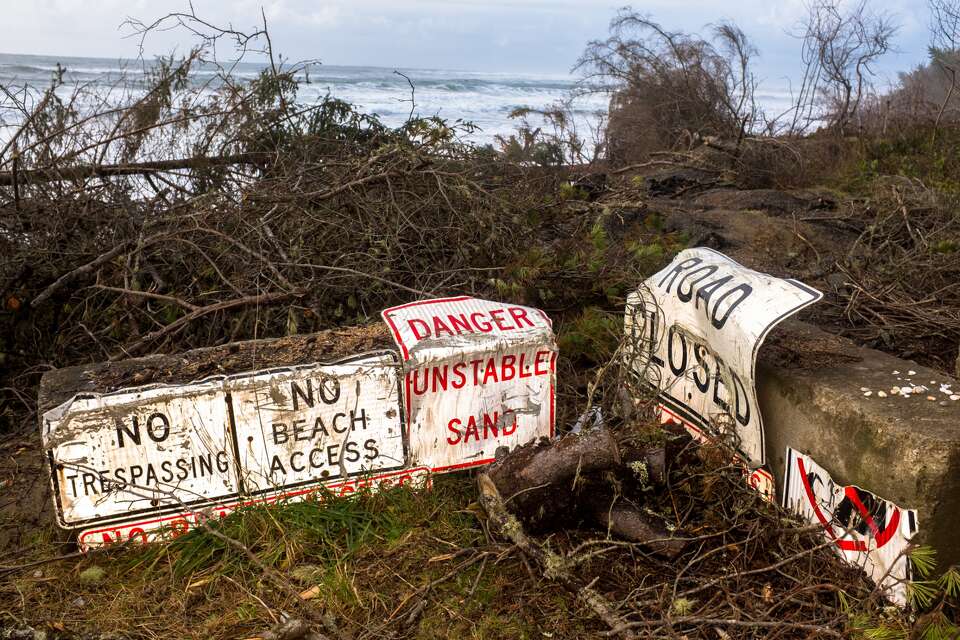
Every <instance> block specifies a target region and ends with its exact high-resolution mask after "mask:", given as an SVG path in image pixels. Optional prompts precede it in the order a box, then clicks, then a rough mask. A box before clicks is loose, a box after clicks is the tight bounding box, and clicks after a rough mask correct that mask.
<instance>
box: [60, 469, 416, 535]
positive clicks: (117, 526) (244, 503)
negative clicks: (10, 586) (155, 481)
mask: <svg viewBox="0 0 960 640" xmlns="http://www.w3.org/2000/svg"><path fill="white" fill-rule="evenodd" d="M417 472H426V473H430V472H431V469H430V468H429V467H413V468H410V469H398V470H396V471H390V472H387V473H381V474H377V475H370V476H355V477H353V478H348V479H346V480H342V481H340V482H336V483H330V484H322V485H314V486H311V487H307V488H304V489H301V490H299V491H290V492H286V493H279V494H276V495H272V496H266V497H262V498H252V499H250V500H241V501H238V502H233V503H229V504H210V505H201V506H200V508H198V509H197V510H195V511H188V512H183V513H175V514H169V515H166V516H163V517H160V518H154V519H152V520H139V521H133V522H117V523H114V524H113V525H112V526H104V527H100V528H99V529H89V530H87V531H83V532H82V533H81V534H80V537H79V538H78V539H77V543H78V544H80V545H83V543H84V540H85V539H86V538H88V537H89V536H93V535H96V534H98V533H99V534H103V533H108V532H113V531H118V530H123V529H132V528H135V527H143V526H145V525H151V524H157V523H162V522H175V521H187V520H188V518H190V517H193V518H194V519H196V517H197V516H198V515H199V513H198V512H199V511H200V509H211V510H213V511H219V512H220V517H221V518H222V517H224V516H225V515H226V513H225V512H226V511H231V512H232V511H236V510H237V509H239V508H242V507H249V506H252V505H257V504H270V503H273V502H277V501H279V500H285V499H289V498H296V497H298V496H302V495H304V494H307V493H313V492H316V491H319V490H321V489H338V488H341V487H344V486H346V485H348V484H357V483H361V482H364V483H370V482H377V481H381V480H388V479H390V478H394V477H397V476H404V475H410V476H411V478H412V477H413V474H415V473H417ZM364 486H366V484H364ZM427 486H429V479H428V485H427Z"/></svg>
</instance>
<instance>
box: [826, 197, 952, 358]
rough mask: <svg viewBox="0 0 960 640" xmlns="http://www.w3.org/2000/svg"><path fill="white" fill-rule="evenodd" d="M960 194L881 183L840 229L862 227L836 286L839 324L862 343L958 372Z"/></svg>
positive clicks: (833, 313)
mask: <svg viewBox="0 0 960 640" xmlns="http://www.w3.org/2000/svg"><path fill="white" fill-rule="evenodd" d="M955 210H956V199H955V196H951V195H949V194H945V193H943V192H939V191H935V190H932V189H928V188H926V187H925V186H924V185H922V184H920V183H918V182H914V181H910V180H907V179H891V180H887V181H879V182H878V184H877V186H876V188H875V190H874V192H873V196H872V197H871V198H869V199H867V200H865V201H863V202H854V203H850V204H849V205H848V210H847V211H846V212H845V214H844V215H843V216H841V218H842V219H841V220H840V221H839V222H840V223H843V224H847V225H851V224H852V225H856V226H858V227H860V228H861V229H862V233H861V235H860V237H859V238H858V239H857V240H856V241H855V242H854V243H853V245H852V246H851V248H850V250H849V252H848V254H847V258H846V260H845V261H843V263H842V264H839V265H838V267H839V269H840V271H841V275H842V276H843V278H842V280H841V279H837V280H836V281H835V282H834V284H835V285H836V288H835V296H833V302H834V305H833V307H832V309H831V310H830V311H829V315H831V316H832V317H833V318H834V320H836V321H837V322H839V323H841V324H843V325H844V326H845V330H846V331H848V332H849V333H851V335H853V336H854V337H856V338H857V339H859V340H861V341H864V342H867V343H871V344H873V345H874V346H877V347H878V348H881V349H883V350H886V351H893V352H895V353H898V354H900V355H901V356H903V357H906V358H920V359H925V360H931V359H932V362H931V364H933V365H934V366H936V367H938V368H940V369H944V370H947V371H953V370H954V367H955V364H957V355H958V354H957V352H956V345H957V343H958V342H960V261H958V260H957V252H958V251H960V219H958V218H957V216H956V214H955Z"/></svg>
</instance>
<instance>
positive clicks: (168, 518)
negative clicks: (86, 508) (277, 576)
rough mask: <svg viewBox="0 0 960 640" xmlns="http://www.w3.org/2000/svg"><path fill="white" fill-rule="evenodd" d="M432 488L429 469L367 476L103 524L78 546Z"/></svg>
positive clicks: (163, 536) (152, 538)
mask: <svg viewBox="0 0 960 640" xmlns="http://www.w3.org/2000/svg"><path fill="white" fill-rule="evenodd" d="M429 484H430V470H429V469H427V468H426V467H418V468H414V469H401V470H399V471H389V472H386V473H376V474H367V475H362V476H357V477H354V478H348V479H346V480H341V481H337V482H331V483H325V484H323V485H322V487H319V488H318V487H317V486H316V485H313V486H310V487H303V488H300V489H296V490H293V491H285V490H280V491H275V492H268V493H267V494H265V495H262V496H260V497H257V498H253V499H244V500H232V501H225V502H220V503H207V504H204V505H200V506H198V507H196V508H193V509H190V510H187V511H181V512H177V513H171V514H166V515H159V516H155V517H150V518H142V517H141V518H129V519H124V520H122V521H118V522H111V523H108V524H100V525H97V526H95V527H92V528H90V529H86V530H83V531H81V532H80V533H79V534H78V535H77V544H78V546H79V547H80V550H81V551H89V550H90V549H92V548H95V547H106V546H110V545H114V544H120V543H125V542H143V543H147V542H160V541H165V540H170V539H172V538H176V537H178V536H181V535H183V534H185V533H189V532H190V531H194V530H196V529H200V528H202V527H203V524H204V522H207V521H209V520H212V519H219V518H225V517H227V516H228V515H229V514H231V513H233V512H234V511H236V510H237V509H240V508H244V507H251V506H256V505H263V504H273V503H276V502H299V501H303V500H323V499H324V498H325V497H326V496H327V495H334V496H341V497H342V496H346V495H350V494H352V493H356V492H358V491H362V490H381V489H389V488H391V487H412V488H417V489H419V488H423V487H426V486H429Z"/></svg>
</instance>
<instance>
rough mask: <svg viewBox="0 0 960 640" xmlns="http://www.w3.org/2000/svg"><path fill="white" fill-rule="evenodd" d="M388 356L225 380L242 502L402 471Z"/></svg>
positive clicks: (400, 431) (396, 399) (394, 370)
mask: <svg viewBox="0 0 960 640" xmlns="http://www.w3.org/2000/svg"><path fill="white" fill-rule="evenodd" d="M397 373H398V369H397V363H396V360H395V356H394V355H393V354H392V353H381V354H376V355H372V356H366V357H361V358H359V359H356V360H354V361H352V362H343V363H339V364H333V365H310V366H305V367H297V368H295V369H281V370H276V371H265V372H260V373H257V374H254V375H251V376H244V377H235V378H230V379H228V380H227V381H226V383H225V386H226V391H227V393H228V394H229V396H230V406H231V408H232V410H233V418H234V421H235V424H236V425H237V426H236V433H237V444H238V447H237V455H238V456H239V461H240V464H239V468H240V470H241V480H242V489H243V492H244V494H245V495H250V494H255V493H258V492H262V491H271V490H274V489H277V488H280V487H283V488H285V489H292V488H294V487H297V486H300V485H305V484H313V483H316V482H317V481H318V480H323V481H330V480H336V479H343V478H347V477H350V476H355V475H358V474H369V473H371V472H379V471H386V470H391V469H399V468H401V467H403V466H404V464H405V456H404V447H403V429H402V427H401V421H400V407H399V395H398V388H397V380H398V376H397Z"/></svg>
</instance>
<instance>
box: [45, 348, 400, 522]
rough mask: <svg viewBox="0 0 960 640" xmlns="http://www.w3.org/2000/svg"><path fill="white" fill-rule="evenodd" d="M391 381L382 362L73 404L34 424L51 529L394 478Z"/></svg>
mask: <svg viewBox="0 0 960 640" xmlns="http://www.w3.org/2000/svg"><path fill="white" fill-rule="evenodd" d="M398 376H399V366H398V363H397V359H396V356H395V354H393V353H392V352H389V351H388V352H381V353H377V354H368V355H365V356H358V357H356V358H353V359H352V360H350V361H343V362H339V363H335V364H324V365H320V364H317V365H308V366H302V367H295V368H286V369H273V370H269V371H262V372H256V373H252V374H241V375H236V376H229V377H217V378H211V379H208V380H204V381H201V382H198V383H193V384H186V385H179V386H152V387H143V388H139V389H128V390H122V391H118V392H115V393H109V394H103V395H85V396H80V397H77V398H74V399H72V400H71V401H69V402H67V403H64V404H63V405H61V406H59V407H56V408H55V409H53V410H51V411H48V412H47V413H46V414H45V415H44V417H43V432H42V439H43V443H44V448H45V449H46V450H47V452H48V456H49V458H50V466H51V470H52V483H53V492H54V496H55V500H56V507H57V509H56V510H57V516H58V520H59V522H60V524H61V526H63V527H65V528H72V527H78V526H82V525H90V524H91V523H103V522H113V521H120V520H125V521H126V520H129V519H130V518H134V519H135V520H136V521H138V522H139V521H153V520H157V519H158V518H159V519H160V520H164V521H166V520H168V519H169V518H166V517H162V518H161V517H160V516H162V515H164V514H174V515H173V516H172V517H173V518H174V521H176V517H179V516H177V515H176V514H177V513H179V514H183V513H185V512H191V509H193V508H194V507H196V508H198V509H199V508H200V507H201V506H203V507H205V508H206V507H210V506H211V505H218V504H224V503H226V502H229V501H236V500H238V499H240V497H241V496H243V498H244V499H248V498H250V497H256V496H264V495H274V494H275V493H276V492H277V491H284V492H289V491H292V490H296V489H298V488H300V487H316V486H317V485H318V484H321V483H323V484H329V483H331V482H334V481H340V482H341V483H342V482H343V481H345V480H346V479H348V478H352V477H361V476H368V475H370V474H371V473H383V472H386V471H391V470H395V469H401V468H403V467H405V466H406V456H405V451H404V438H403V426H402V420H401V411H400V396H399V385H398ZM198 513H199V512H198ZM147 516H149V517H147Z"/></svg>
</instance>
